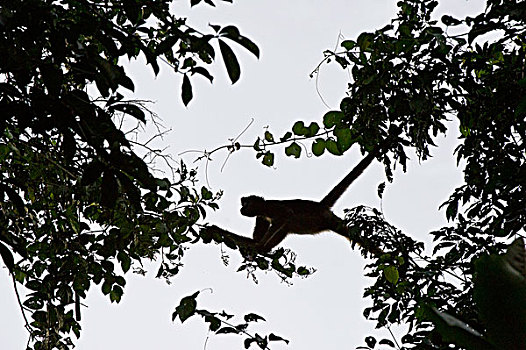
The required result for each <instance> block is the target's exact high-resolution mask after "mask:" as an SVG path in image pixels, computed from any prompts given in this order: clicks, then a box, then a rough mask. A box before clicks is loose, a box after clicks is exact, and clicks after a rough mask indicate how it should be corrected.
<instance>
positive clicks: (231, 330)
mask: <svg viewBox="0 0 526 350" xmlns="http://www.w3.org/2000/svg"><path fill="white" fill-rule="evenodd" d="M229 333H234V334H238V333H239V331H238V330H237V329H235V328H234V327H223V328H220V329H218V330H217V331H216V334H229Z"/></svg>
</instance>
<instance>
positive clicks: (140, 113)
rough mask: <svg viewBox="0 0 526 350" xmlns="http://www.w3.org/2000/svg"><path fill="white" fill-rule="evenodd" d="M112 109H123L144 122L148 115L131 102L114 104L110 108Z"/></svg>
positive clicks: (122, 110)
mask: <svg viewBox="0 0 526 350" xmlns="http://www.w3.org/2000/svg"><path fill="white" fill-rule="evenodd" d="M109 110H110V111H115V110H116V111H121V112H123V113H126V114H129V115H131V116H132V117H135V118H136V119H138V120H140V121H141V122H143V123H146V117H145V116H144V112H143V110H142V109H141V108H140V107H138V106H136V105H134V104H131V103H119V104H115V105H112V106H111V107H110V108H109Z"/></svg>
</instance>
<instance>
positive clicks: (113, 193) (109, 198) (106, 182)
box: [100, 170, 119, 208]
mask: <svg viewBox="0 0 526 350" xmlns="http://www.w3.org/2000/svg"><path fill="white" fill-rule="evenodd" d="M100 190H101V200H100V203H101V204H102V205H103V206H105V207H107V208H113V207H114V206H115V202H116V201H117V197H118V194H119V192H118V185H117V179H116V178H115V174H114V173H113V171H111V170H105V171H104V174H103V175H102V186H101V187H100Z"/></svg>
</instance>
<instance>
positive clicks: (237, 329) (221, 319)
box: [172, 292, 289, 349]
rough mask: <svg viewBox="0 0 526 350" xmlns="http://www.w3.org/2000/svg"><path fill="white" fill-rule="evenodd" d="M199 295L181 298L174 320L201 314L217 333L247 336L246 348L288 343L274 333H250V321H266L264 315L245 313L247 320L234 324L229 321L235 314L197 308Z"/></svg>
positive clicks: (173, 315)
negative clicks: (264, 334) (266, 334)
mask: <svg viewBox="0 0 526 350" xmlns="http://www.w3.org/2000/svg"><path fill="white" fill-rule="evenodd" d="M198 295H199V292H196V293H194V294H192V295H189V296H187V297H184V298H183V299H181V302H180V303H179V305H178V306H177V307H176V308H175V311H174V313H173V314H172V321H174V320H175V319H176V318H177V317H179V320H181V323H184V322H185V321H186V320H187V319H188V318H190V317H192V316H195V315H199V316H201V317H202V318H203V319H204V321H205V322H206V323H208V324H209V329H210V330H211V331H212V332H215V333H216V334H239V335H244V336H246V338H245V341H244V345H245V349H248V348H249V347H250V346H251V345H252V344H255V345H257V346H258V347H259V348H260V349H269V348H268V345H269V343H270V342H276V341H283V342H285V343H287V344H288V343H289V341H288V340H286V339H283V338H281V337H280V336H277V335H275V334H273V333H270V334H269V335H268V336H264V337H262V336H260V335H259V334H257V333H256V334H254V335H251V334H249V333H248V332H247V329H248V327H249V324H250V323H252V322H258V321H265V319H264V318H263V317H261V316H259V315H256V314H254V313H250V314H247V315H245V316H244V317H243V319H244V321H245V322H243V323H239V324H236V325H234V324H232V323H230V321H229V320H230V319H231V318H232V317H234V316H233V315H229V314H227V313H226V312H224V311H223V312H220V313H218V312H210V311H208V310H200V309H197V300H196V298H197V296H198Z"/></svg>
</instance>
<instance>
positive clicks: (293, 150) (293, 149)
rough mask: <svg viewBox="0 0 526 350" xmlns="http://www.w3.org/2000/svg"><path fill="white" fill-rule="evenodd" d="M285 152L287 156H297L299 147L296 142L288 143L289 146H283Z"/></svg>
mask: <svg viewBox="0 0 526 350" xmlns="http://www.w3.org/2000/svg"><path fill="white" fill-rule="evenodd" d="M285 154H286V155H287V156H289V157H290V156H294V158H299V157H300V155H301V147H300V145H298V144H297V143H296V142H293V143H291V144H290V146H288V147H286V148H285Z"/></svg>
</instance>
